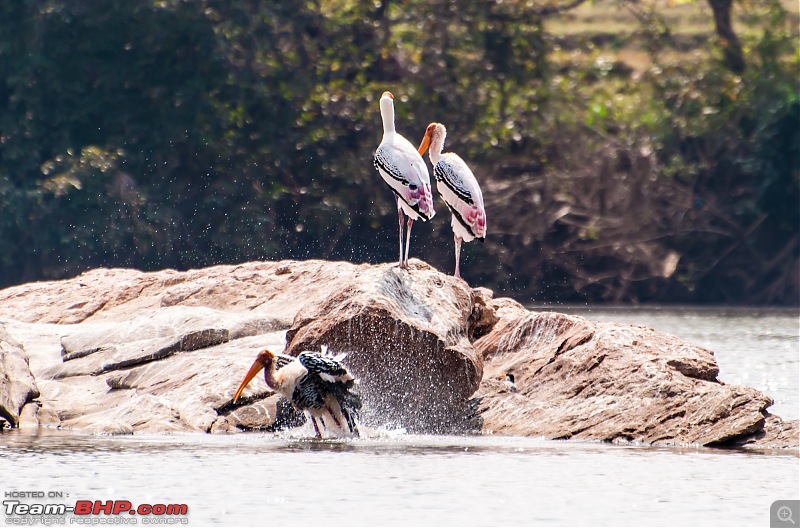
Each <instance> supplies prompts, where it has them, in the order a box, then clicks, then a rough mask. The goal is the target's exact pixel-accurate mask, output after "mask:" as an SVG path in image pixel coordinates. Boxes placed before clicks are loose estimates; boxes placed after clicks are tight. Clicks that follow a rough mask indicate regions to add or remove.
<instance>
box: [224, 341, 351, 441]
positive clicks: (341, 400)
mask: <svg viewBox="0 0 800 528" xmlns="http://www.w3.org/2000/svg"><path fill="white" fill-rule="evenodd" d="M344 357H345V354H339V355H338V356H335V357H333V356H329V355H326V350H325V349H324V348H323V353H322V354H320V353H317V352H301V353H300V355H299V356H297V357H296V358H295V357H292V356H287V355H285V354H273V353H272V352H270V351H269V350H266V349H265V350H262V351H261V352H259V354H258V356H257V357H256V360H255V362H253V365H252V366H251V367H250V370H249V371H248V372H247V374H246V375H245V378H244V381H242V383H241V385H240V386H239V389H238V390H237V391H236V395H235V396H234V397H233V401H234V403H235V402H236V401H237V400H238V399H239V396H240V395H241V394H242V391H243V390H244V388H245V387H246V386H247V384H248V383H250V381H251V380H252V379H253V378H254V377H255V376H256V375H257V374H258V373H259V372H260V371H261V370H262V369H264V380H265V381H266V382H267V385H268V386H269V388H271V389H272V390H274V391H275V392H277V393H279V394H281V395H282V396H283V397H284V398H286V399H287V400H288V401H289V402H291V404H292V405H293V406H294V407H295V408H296V409H298V410H299V411H302V412H304V413H306V415H307V416H308V417H309V419H310V421H311V423H312V424H313V425H314V431H315V432H316V435H317V437H318V438H321V437H322V432H321V430H320V423H321V424H322V426H323V428H325V429H326V430H330V431H333V432H334V434H337V435H339V434H352V435H356V436H358V434H359V432H358V424H357V421H356V420H357V418H358V411H359V410H360V409H361V397H360V396H359V395H358V394H357V393H355V392H353V390H352V389H353V387H354V386H355V384H356V380H355V379H354V378H353V376H352V375H351V374H350V372H349V371H348V370H347V368H346V367H345V366H344V364H342V360H343V359H344Z"/></svg>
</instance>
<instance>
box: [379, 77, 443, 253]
mask: <svg viewBox="0 0 800 528" xmlns="http://www.w3.org/2000/svg"><path fill="white" fill-rule="evenodd" d="M380 107H381V119H382V120H383V139H382V140H381V143H380V145H378V150H376V151H375V158H374V160H373V163H374V165H375V169H377V171H378V173H379V174H380V175H381V177H382V178H383V181H384V182H386V185H388V186H389V188H390V189H391V190H392V192H393V193H394V199H395V201H396V202H397V216H398V219H399V221H400V267H401V268H407V267H408V246H409V243H410V242H411V226H412V225H413V224H414V220H419V219H420V218H421V219H422V220H423V221H428V220H430V219H431V218H433V216H434V215H435V214H436V211H434V210H433V194H432V193H431V178H430V175H429V174H428V167H427V166H426V165H425V161H424V160H423V159H422V156H421V155H420V154H419V153H418V152H417V150H416V149H415V148H414V146H413V145H412V144H411V143H409V141H408V140H407V139H406V138H404V137H403V136H401V135H400V134H398V133H397V131H396V130H395V127H394V96H393V95H392V94H391V92H383V95H382V96H381V102H380ZM404 214H405V216H406V217H408V221H407V224H406V250H405V253H403V215H404Z"/></svg>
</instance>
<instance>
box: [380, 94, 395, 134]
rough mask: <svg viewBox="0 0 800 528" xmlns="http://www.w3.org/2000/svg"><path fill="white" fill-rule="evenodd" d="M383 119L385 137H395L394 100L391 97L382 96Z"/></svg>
mask: <svg viewBox="0 0 800 528" xmlns="http://www.w3.org/2000/svg"><path fill="white" fill-rule="evenodd" d="M381 119H382V120H383V139H388V138H393V137H394V134H395V129H394V102H393V101H392V99H391V98H390V97H381Z"/></svg>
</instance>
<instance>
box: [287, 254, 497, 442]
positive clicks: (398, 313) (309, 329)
mask: <svg viewBox="0 0 800 528" xmlns="http://www.w3.org/2000/svg"><path fill="white" fill-rule="evenodd" d="M476 317H478V311H477V309H476V307H475V303H474V302H473V295H472V292H471V291H470V289H469V288H468V287H467V285H466V283H464V282H463V281H459V280H454V279H452V278H451V277H447V276H445V275H442V274H441V273H439V272H437V271H436V270H434V269H433V268H431V267H430V266H428V265H426V264H424V263H420V262H415V261H412V265H411V270H410V272H409V271H405V270H401V269H399V268H396V267H390V266H377V267H371V268H366V269H364V270H360V273H358V274H357V276H354V277H352V280H348V281H342V282H341V283H340V284H339V285H338V288H337V289H336V291H334V292H333V293H332V294H330V295H328V296H327V297H325V298H323V299H319V300H318V301H317V302H313V303H309V304H307V305H306V306H305V307H304V308H303V309H301V310H300V312H299V313H298V314H297V316H296V317H295V321H294V324H293V325H292V328H291V329H290V330H289V331H288V332H287V334H286V340H287V342H288V347H287V350H288V353H290V354H294V355H296V354H299V353H300V352H302V351H303V350H316V349H318V348H319V346H320V345H327V346H328V347H330V349H331V350H332V351H333V352H347V354H348V356H347V360H348V364H349V366H350V367H351V369H352V371H353V373H354V374H355V375H356V377H357V378H358V379H359V380H360V383H361V386H362V395H363V397H364V400H365V406H364V409H365V412H364V413H363V417H362V418H363V419H364V420H365V421H366V423H368V424H372V425H378V424H386V423H390V424H394V425H397V426H401V427H405V428H406V429H409V430H413V431H428V432H449V431H454V430H458V429H463V426H462V421H463V417H464V415H465V414H466V407H465V404H466V402H467V399H468V398H469V396H470V395H471V394H472V393H473V392H475V389H477V388H478V384H479V383H480V380H481V376H482V373H483V372H482V368H481V361H480V360H479V359H478V357H477V354H476V353H475V350H474V348H473V347H472V344H471V343H470V340H469V331H470V329H471V327H472V324H471V323H473V322H474V321H475V319H476Z"/></svg>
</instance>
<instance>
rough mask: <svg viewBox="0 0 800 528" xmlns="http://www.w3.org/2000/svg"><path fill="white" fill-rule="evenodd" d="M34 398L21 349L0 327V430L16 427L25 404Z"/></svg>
mask: <svg viewBox="0 0 800 528" xmlns="http://www.w3.org/2000/svg"><path fill="white" fill-rule="evenodd" d="M38 397H39V389H38V388H37V386H36V382H35V380H34V377H33V374H32V373H31V370H30V366H29V365H28V358H27V356H26V354H25V350H23V348H22V345H20V344H19V343H18V342H17V341H16V340H15V339H14V338H13V337H11V336H10V335H9V334H8V332H6V330H5V327H4V326H3V325H2V324H0V429H1V428H3V427H4V425H8V426H11V427H16V426H17V425H19V421H20V413H21V411H22V409H23V407H24V406H25V404H26V403H28V402H29V401H31V400H33V399H34V398H38Z"/></svg>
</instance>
